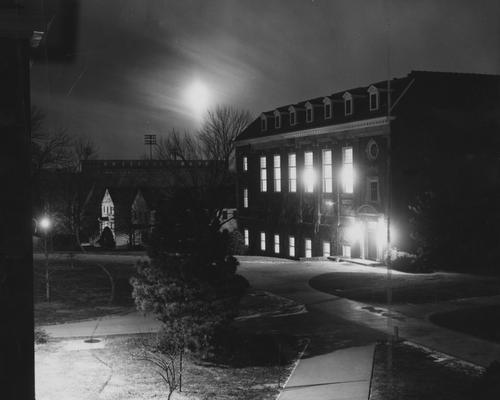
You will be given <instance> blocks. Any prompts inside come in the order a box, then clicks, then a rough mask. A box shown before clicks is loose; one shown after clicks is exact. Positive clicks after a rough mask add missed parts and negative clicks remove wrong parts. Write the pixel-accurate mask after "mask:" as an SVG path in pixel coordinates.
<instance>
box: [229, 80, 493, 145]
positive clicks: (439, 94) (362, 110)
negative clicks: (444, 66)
mask: <svg viewBox="0 0 500 400" xmlns="http://www.w3.org/2000/svg"><path fill="white" fill-rule="evenodd" d="M372 86H373V87H375V88H377V89H378V92H379V104H378V109H377V110H373V111H371V110H370V107H369V92H368V89H369V88H370V87H372ZM387 88H388V82H387V80H385V81H379V82H375V83H370V84H368V85H366V86H361V87H356V88H352V89H348V90H343V91H339V92H335V93H333V94H325V95H323V96H321V97H316V98H313V99H307V100H304V101H300V102H298V103H295V104H288V105H283V106H280V107H277V108H275V109H273V110H268V111H264V112H263V113H261V114H260V115H259V116H258V117H257V118H256V119H255V120H254V121H253V122H252V123H251V124H250V125H249V126H248V127H247V128H246V129H245V130H244V131H243V132H242V133H241V134H240V135H239V136H238V137H237V139H236V141H238V142H241V141H243V140H248V139H256V138H261V137H268V136H273V135H278V134H280V133H289V132H294V131H302V130H306V129H312V128H319V127H324V126H330V125H339V124H343V123H348V122H354V121H359V120H365V119H371V118H377V117H384V116H387V115H388V109H387V104H388V96H387V94H388V90H387ZM390 88H391V91H390V93H391V114H394V113H395V112H397V107H398V106H399V105H400V103H401V101H402V100H403V99H404V98H406V97H407V96H409V94H410V93H411V94H412V95H413V93H415V94H416V93H418V94H417V97H418V101H420V102H421V103H427V102H429V103H431V102H441V103H443V104H452V103H454V102H460V101H461V102H462V104H463V101H464V97H466V99H465V101H466V102H469V103H471V102H474V101H475V102H480V103H482V104H484V102H485V101H489V102H490V103H491V102H495V101H496V102H497V103H498V101H499V100H500V76H499V75H484V74H472V73H452V72H431V71H412V72H410V73H409V74H408V75H407V76H406V77H403V78H393V79H391V81H390ZM416 89H417V90H416ZM347 92H348V93H350V94H351V95H352V98H353V112H352V114H351V115H345V112H344V98H343V96H344V94H345V93H347ZM464 92H465V93H467V96H463V93H464ZM325 98H329V99H331V100H332V118H328V119H326V118H325V116H324V108H323V100H324V99H325ZM308 102H309V103H311V104H313V110H314V111H313V112H314V116H313V121H312V122H307V121H306V115H305V114H306V111H305V110H306V103H308ZM291 106H294V107H295V108H296V112H297V115H296V123H295V124H294V125H290V119H289V118H288V117H287V114H288V108H289V107H291ZM470 107H472V105H470ZM275 110H279V111H281V115H282V117H281V127H280V128H276V127H275V124H274V112H275ZM263 117H265V118H267V129H265V130H262V128H261V118H263Z"/></svg>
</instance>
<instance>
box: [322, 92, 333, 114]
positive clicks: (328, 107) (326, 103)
mask: <svg viewBox="0 0 500 400" xmlns="http://www.w3.org/2000/svg"><path fill="white" fill-rule="evenodd" d="M323 104H324V112H325V119H331V118H332V101H331V100H330V99H329V98H328V97H325V98H324V99H323Z"/></svg>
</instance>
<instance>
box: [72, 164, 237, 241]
mask: <svg viewBox="0 0 500 400" xmlns="http://www.w3.org/2000/svg"><path fill="white" fill-rule="evenodd" d="M213 166H214V163H213V162H212V161H207V160H188V161H180V160H89V161H85V162H84V163H83V165H82V175H83V176H84V181H85V182H86V183H87V186H88V190H87V191H86V193H87V196H88V199H87V201H86V205H85V223H84V224H82V225H84V226H86V227H88V228H87V230H86V232H85V233H84V234H83V235H82V239H83V240H84V241H88V242H90V243H91V244H93V243H95V242H96V241H97V240H98V239H99V237H100V235H101V233H102V232H103V230H104V229H105V228H106V227H108V228H109V229H110V230H111V232H112V233H113V237H114V239H115V242H116V245H117V246H119V247H134V246H142V245H143V244H144V243H146V242H147V240H148V238H149V235H150V234H151V232H152V229H153V227H154V225H155V222H156V221H157V212H159V210H160V208H161V207H160V204H161V202H162V200H163V199H165V198H166V197H167V196H168V195H169V194H170V193H171V192H172V190H174V189H175V188H176V187H181V186H186V185H187V186H189V185H192V184H194V183H193V182H195V181H196V180H198V181H201V182H203V177H204V176H205V175H206V174H208V171H209V169H210V168H213ZM193 177H196V179H194V178H193ZM233 208H234V206H233ZM229 211H230V210H229ZM226 212H228V211H226ZM233 229H234V228H233Z"/></svg>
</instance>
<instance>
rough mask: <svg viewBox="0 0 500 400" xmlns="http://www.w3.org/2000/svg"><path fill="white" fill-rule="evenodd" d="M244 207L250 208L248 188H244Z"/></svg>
mask: <svg viewBox="0 0 500 400" xmlns="http://www.w3.org/2000/svg"><path fill="white" fill-rule="evenodd" d="M243 208H248V189H247V188H245V189H243Z"/></svg>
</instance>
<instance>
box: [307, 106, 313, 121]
mask: <svg viewBox="0 0 500 400" xmlns="http://www.w3.org/2000/svg"><path fill="white" fill-rule="evenodd" d="M312 121H313V106H312V104H311V103H307V104H306V122H312Z"/></svg>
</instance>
